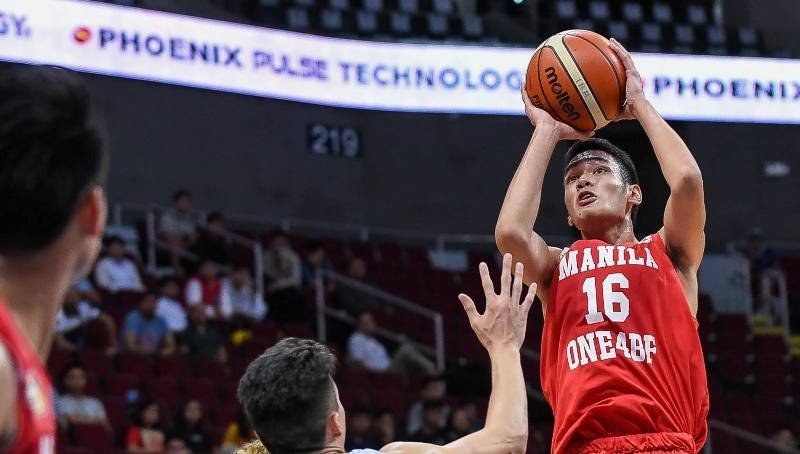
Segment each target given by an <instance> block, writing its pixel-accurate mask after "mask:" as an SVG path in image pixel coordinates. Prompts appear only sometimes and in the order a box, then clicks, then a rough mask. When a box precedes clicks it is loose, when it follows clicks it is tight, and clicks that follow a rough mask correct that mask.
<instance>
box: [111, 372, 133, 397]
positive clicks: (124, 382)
mask: <svg viewBox="0 0 800 454" xmlns="http://www.w3.org/2000/svg"><path fill="white" fill-rule="evenodd" d="M105 380H106V392H107V393H108V394H109V395H111V396H117V397H125V396H126V395H127V394H128V392H130V391H132V390H139V377H138V376H136V375H132V374H113V375H110V376H108V377H106V379H105Z"/></svg>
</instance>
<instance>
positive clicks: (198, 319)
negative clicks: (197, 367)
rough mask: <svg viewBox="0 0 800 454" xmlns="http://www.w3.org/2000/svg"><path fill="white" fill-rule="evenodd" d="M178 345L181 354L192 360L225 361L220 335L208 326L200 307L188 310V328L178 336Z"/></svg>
mask: <svg viewBox="0 0 800 454" xmlns="http://www.w3.org/2000/svg"><path fill="white" fill-rule="evenodd" d="M180 345H181V347H180V351H181V353H183V354H186V355H189V356H191V357H192V358H196V359H203V360H217V361H219V362H222V363H224V362H226V361H227V354H226V351H225V345H223V338H222V335H221V334H220V333H219V331H217V330H216V328H214V327H212V326H208V321H207V320H206V312H205V311H204V310H203V307H202V306H199V305H197V306H193V307H190V308H189V326H188V327H187V328H186V331H184V332H183V333H181V335H180Z"/></svg>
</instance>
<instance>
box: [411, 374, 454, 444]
mask: <svg viewBox="0 0 800 454" xmlns="http://www.w3.org/2000/svg"><path fill="white" fill-rule="evenodd" d="M446 394H447V383H446V382H445V381H444V378H442V377H429V378H428V379H427V380H426V381H425V384H424V386H423V387H422V389H421V390H420V399H419V400H418V401H416V402H414V403H413V404H412V405H411V408H410V409H409V411H408V424H407V425H406V432H407V433H410V434H413V433H415V432H416V431H418V430H419V428H420V426H421V425H422V407H423V404H424V403H425V402H427V401H429V400H443V399H444V398H445V396H446ZM449 415H450V407H449V406H448V405H447V404H445V405H444V406H443V407H442V421H441V426H442V427H444V426H445V423H446V422H447V418H448V416H449Z"/></svg>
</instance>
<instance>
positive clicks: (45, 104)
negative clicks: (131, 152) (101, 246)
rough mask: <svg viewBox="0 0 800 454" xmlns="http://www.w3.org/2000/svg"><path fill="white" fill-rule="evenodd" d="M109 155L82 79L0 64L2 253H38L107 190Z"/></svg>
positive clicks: (50, 70)
mask: <svg viewBox="0 0 800 454" xmlns="http://www.w3.org/2000/svg"><path fill="white" fill-rule="evenodd" d="M107 161H108V156H107V153H106V150H105V148H104V146H103V143H102V139H101V134H100V131H99V129H98V128H97V126H96V125H95V124H94V123H93V121H92V107H91V103H90V99H89V92H88V91H87V89H86V87H85V86H84V84H83V82H82V81H81V79H80V77H79V76H78V75H77V74H76V73H74V72H72V71H69V70H67V69H62V68H57V67H53V66H23V65H3V66H0V194H2V197H3V201H2V203H0V219H2V220H3V222H2V223H0V254H3V255H20V254H28V253H32V252H37V251H39V250H42V249H44V248H46V247H47V246H49V245H50V244H52V243H53V241H55V240H56V238H58V237H59V236H60V235H61V233H62V232H63V231H64V229H65V228H66V226H67V224H69V222H70V221H71V220H72V218H73V216H74V214H75V210H76V208H77V207H78V203H79V202H80V200H81V198H82V197H83V195H84V194H85V193H86V191H87V190H88V189H89V188H91V187H92V186H94V185H103V184H104V182H105V181H104V180H105V176H106V168H107Z"/></svg>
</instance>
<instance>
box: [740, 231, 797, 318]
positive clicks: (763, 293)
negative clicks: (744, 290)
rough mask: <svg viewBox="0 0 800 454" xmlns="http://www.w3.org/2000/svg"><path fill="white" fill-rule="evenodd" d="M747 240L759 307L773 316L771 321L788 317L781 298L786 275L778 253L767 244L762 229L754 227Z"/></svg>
mask: <svg viewBox="0 0 800 454" xmlns="http://www.w3.org/2000/svg"><path fill="white" fill-rule="evenodd" d="M747 240H748V241H747V258H748V260H749V261H750V286H751V289H752V292H753V299H754V300H755V302H756V305H757V309H758V311H759V312H761V313H763V314H764V315H769V316H770V317H772V319H771V321H775V320H776V319H781V320H783V318H784V317H788V314H785V311H786V308H785V307H784V306H783V304H782V303H783V300H782V299H781V293H782V292H784V291H785V287H786V276H785V275H784V274H783V271H782V270H781V269H780V266H779V261H778V254H777V253H776V252H775V250H774V249H772V248H770V247H768V246H767V245H766V243H765V241H764V232H762V231H761V229H758V228H756V229H753V230H752V231H751V232H750V235H749V236H748V239H747ZM783 296H785V295H783Z"/></svg>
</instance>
